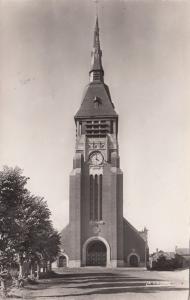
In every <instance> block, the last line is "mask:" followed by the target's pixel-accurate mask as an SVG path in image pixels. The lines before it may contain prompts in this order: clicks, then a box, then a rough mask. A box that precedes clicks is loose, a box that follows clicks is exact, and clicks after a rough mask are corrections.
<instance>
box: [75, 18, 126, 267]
mask: <svg viewBox="0 0 190 300" xmlns="http://www.w3.org/2000/svg"><path fill="white" fill-rule="evenodd" d="M89 81H90V82H89V84H88V85H87V87H86V90H85V94H84V98H83V101H82V104H81V106H80V108H79V110H78V112H77V113H76V115H75V124H76V146H75V156H74V160H73V161H74V162H73V171H72V173H71V175H70V224H69V226H70V241H69V254H70V260H69V262H70V263H69V265H70V266H86V265H102V266H103V265H104V266H118V265H119V264H120V265H121V264H122V261H123V216H122V212H123V199H122V172H121V170H120V167H119V151H118V140H117V133H118V115H117V113H116V112H115V110H114V105H113V103H112V100H111V96H110V92H109V88H108V86H107V85H106V84H105V83H104V70H103V67H102V51H101V48H100V40H99V25H98V17H96V23H95V29H94V39H93V50H92V53H91V68H90V72H89Z"/></svg>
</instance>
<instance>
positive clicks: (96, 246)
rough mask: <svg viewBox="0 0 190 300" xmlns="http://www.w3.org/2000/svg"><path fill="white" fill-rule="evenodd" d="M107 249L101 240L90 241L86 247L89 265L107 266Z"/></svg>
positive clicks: (87, 263)
mask: <svg viewBox="0 0 190 300" xmlns="http://www.w3.org/2000/svg"><path fill="white" fill-rule="evenodd" d="M106 257H107V249H106V246H105V244H104V243H103V242H102V241H100V240H94V241H91V242H89V243H88V245H87V249H86V265H87V266H102V267H105V266H106V263H107V261H106Z"/></svg>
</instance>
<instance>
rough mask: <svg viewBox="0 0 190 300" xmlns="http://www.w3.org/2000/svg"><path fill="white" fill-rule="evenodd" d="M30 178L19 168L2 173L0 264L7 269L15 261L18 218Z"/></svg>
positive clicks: (0, 192)
mask: <svg viewBox="0 0 190 300" xmlns="http://www.w3.org/2000/svg"><path fill="white" fill-rule="evenodd" d="M27 181H28V178H27V177H25V176H22V170H21V169H19V168H17V167H16V168H14V169H13V168H8V167H4V168H3V170H2V171H0V252H1V260H0V264H1V266H2V268H4V267H6V266H7V264H10V263H11V262H13V261H14V260H15V243H16V240H17V237H18V234H19V230H18V229H19V228H18V226H17V224H16V216H17V215H18V214H19V209H20V206H21V204H22V202H23V199H24V198H25V196H26V195H27V193H28V191H27V189H26V188H25V186H26V183H27Z"/></svg>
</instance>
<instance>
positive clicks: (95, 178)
mask: <svg viewBox="0 0 190 300" xmlns="http://www.w3.org/2000/svg"><path fill="white" fill-rule="evenodd" d="M90 220H91V221H101V220H102V174H100V175H97V174H96V175H90Z"/></svg>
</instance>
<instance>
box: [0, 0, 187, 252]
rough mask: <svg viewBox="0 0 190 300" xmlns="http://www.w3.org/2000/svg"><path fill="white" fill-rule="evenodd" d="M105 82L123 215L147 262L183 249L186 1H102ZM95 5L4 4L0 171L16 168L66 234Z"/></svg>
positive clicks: (0, 20) (67, 0) (73, 0)
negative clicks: (143, 234)
mask: <svg viewBox="0 0 190 300" xmlns="http://www.w3.org/2000/svg"><path fill="white" fill-rule="evenodd" d="M98 15H99V26H100V41H101V48H102V51H103V67H104V71H105V82H106V84H108V85H109V88H110V92H111V96H112V101H113V102H114V104H115V108H116V111H117V113H118V114H119V136H118V138H119V147H120V157H121V169H122V170H123V173H124V216H125V217H126V218H127V219H128V220H129V222H131V223H132V225H133V226H135V227H136V228H137V229H138V230H141V229H143V228H144V226H146V227H147V228H148V230H149V232H148V235H149V247H150V251H151V252H152V251H155V249H156V248H159V249H163V250H168V251H173V250H174V249H175V246H178V247H187V246H188V222H189V212H190V189H189V182H190V155H189V153H190V118H189V114H190V104H189V99H190V2H189V1H188V0H184V1H180V0H178V1H173V0H168V1H167V0H144V1H143V0H131V1H127V0H123V1H122V0H120V1H119V0H109V1H108V0H107V1H106V0H102V1H99V7H98ZM94 24H95V7H94V3H93V1H92V0H80V1H78V0H38V1H35V0H0V168H2V166H3V165H8V166H10V167H14V166H19V167H20V168H22V169H23V174H24V175H26V176H29V177H30V180H29V184H28V188H29V189H30V190H31V192H32V193H33V194H35V195H39V196H43V197H44V198H45V199H46V201H47V203H48V206H49V208H50V210H51V212H52V220H53V223H54V226H55V227H56V228H57V229H58V230H61V229H62V228H63V227H64V226H65V225H66V224H67V223H68V215H69V174H70V172H71V170H72V159H73V156H74V147H75V124H74V119H73V116H74V114H75V113H76V111H77V110H78V108H79V106H80V103H81V101H82V95H83V91H84V88H85V86H86V85H87V84H88V82H89V77H88V72H89V69H90V53H91V49H92V43H93V30H94Z"/></svg>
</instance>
